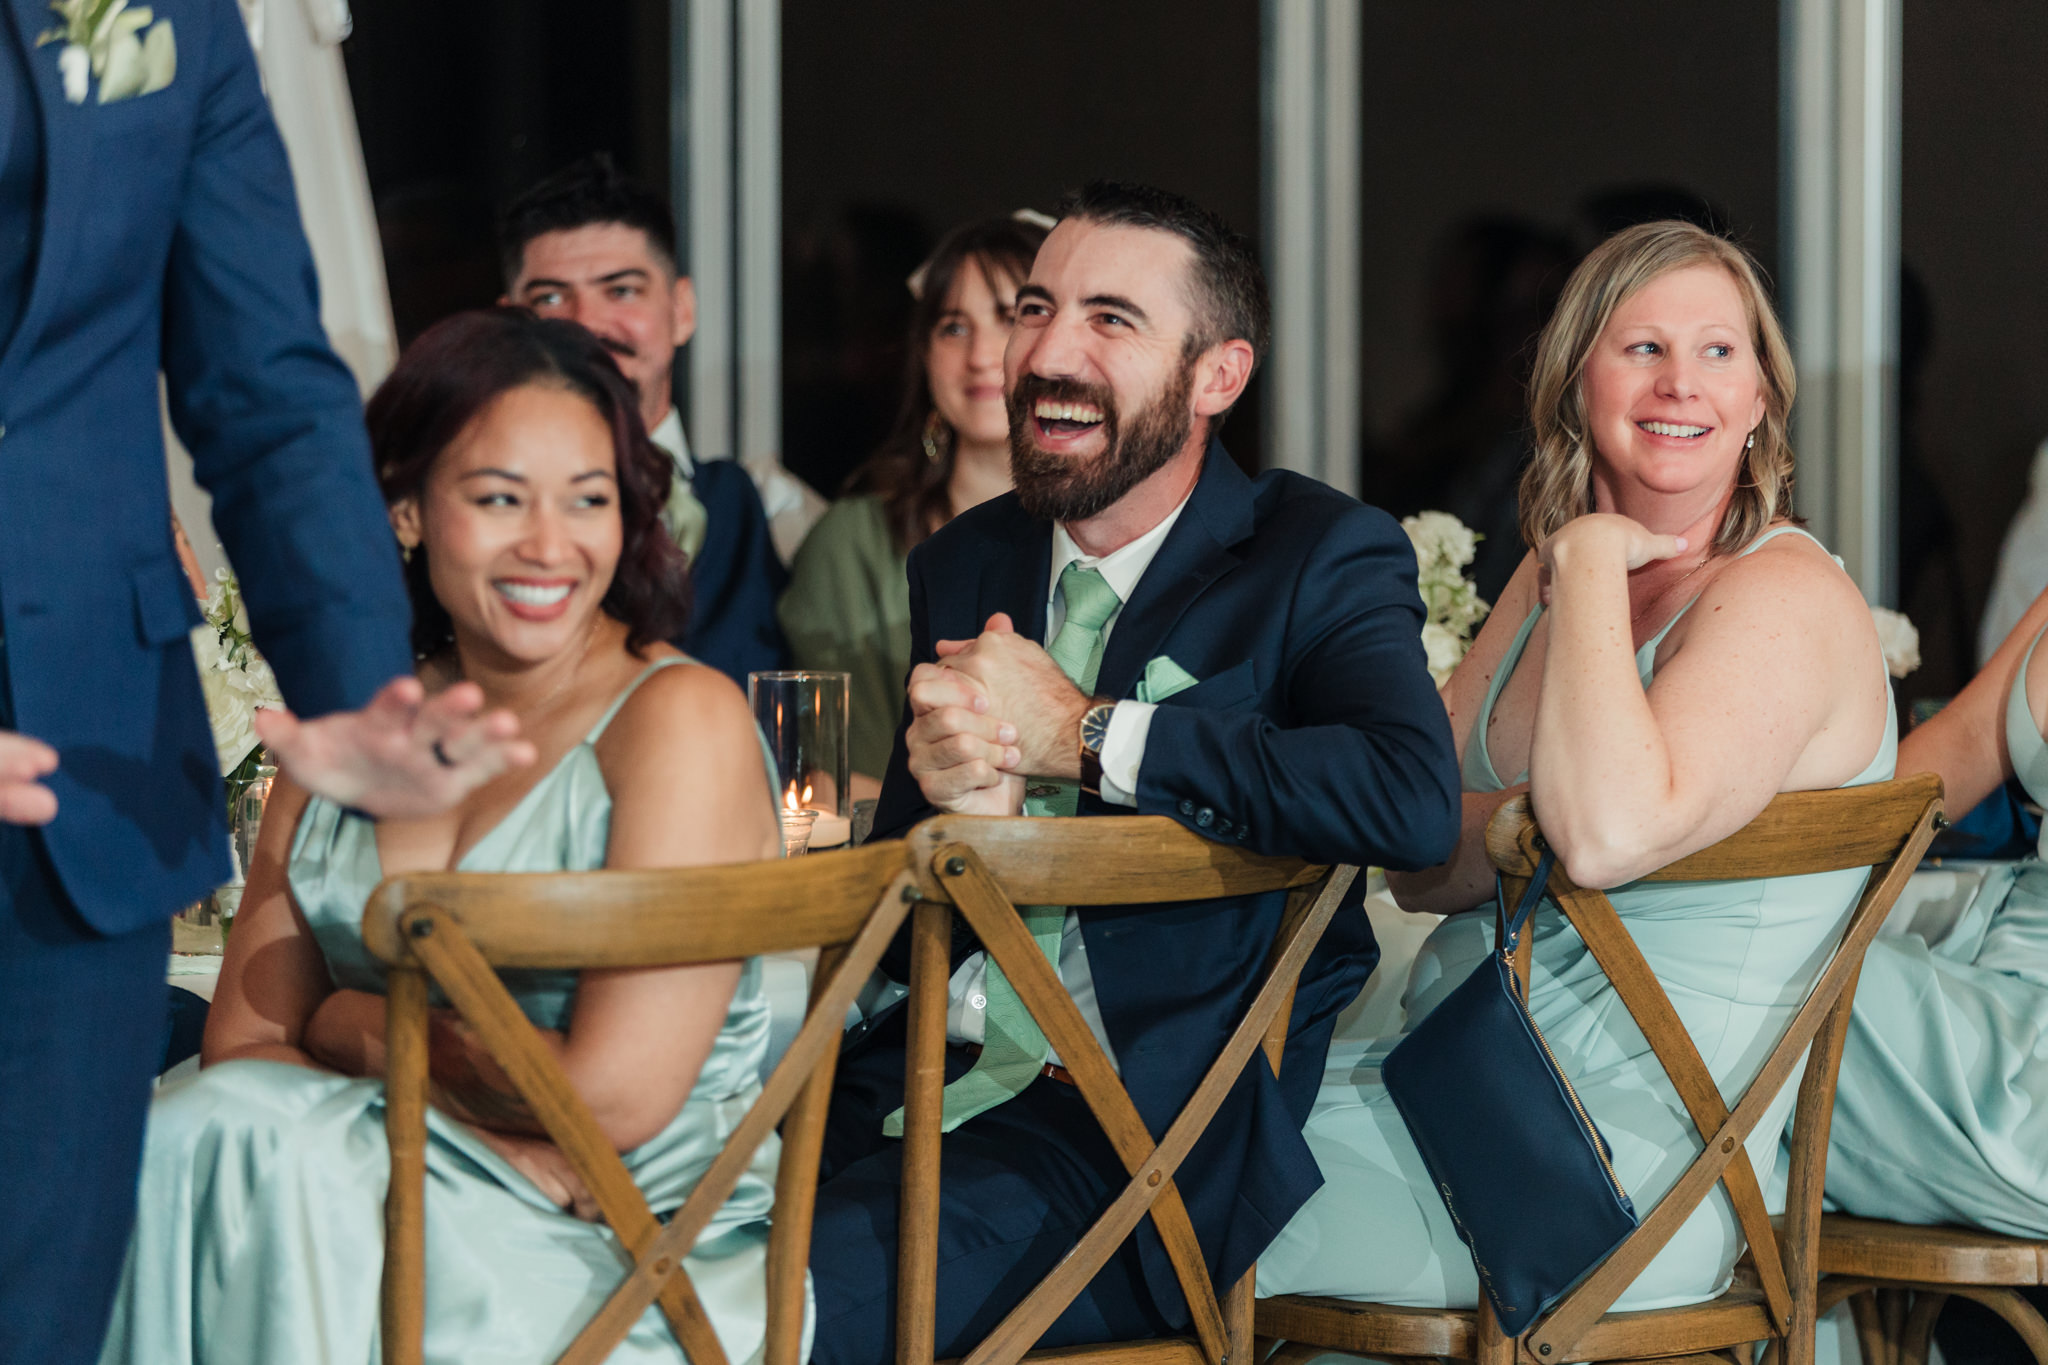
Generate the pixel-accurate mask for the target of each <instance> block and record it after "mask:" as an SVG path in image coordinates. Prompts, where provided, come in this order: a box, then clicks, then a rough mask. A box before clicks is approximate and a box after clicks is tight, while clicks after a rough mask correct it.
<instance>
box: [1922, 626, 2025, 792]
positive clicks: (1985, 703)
mask: <svg viewBox="0 0 2048 1365" xmlns="http://www.w3.org/2000/svg"><path fill="white" fill-rule="evenodd" d="M2043 626H2048V592H2044V593H2042V594H2041V595H2040V596H2039V597H2037V598H2035V599H2034V604H2033V605H2032V606H2030V607H2028V608H2027V612H2026V615H2024V616H2022V617H2021V618H2020V621H2019V624H2018V625H2016V626H2014V627H2013V628H2012V633H2011V634H2010V635H2007V636H2006V637H2005V641H2004V643H2003V644H2001V645H1999V647H1998V649H1997V651H1996V652H1995V653H1993V654H1992V656H1991V659H1990V661H1989V662H1987V663H1986V664H1985V665H1984V667H1983V669H1982V670H1981V671H1980V672H1979V673H1978V674H1977V676H1976V677H1974V678H1972V679H1970V682H1969V684H1968V686H1966V687H1964V688H1963V690H1962V691H1961V692H1958V693H1957V694H1956V697H1955V700H1954V701H1951V702H1950V703H1949V704H1948V705H1947V706H1944V707H1943V708H1942V709H1941V711H1940V713H1939V714H1937V715H1936V716H1935V717H1934V718H1933V719H1931V720H1929V721H1928V722H1927V723H1926V724H1924V725H1919V726H1916V727H1914V729H1913V731H1912V733H1911V734H1908V735H1907V736H1906V737H1905V738H1904V739H1903V740H1901V741H1899V776H1901V777H1907V776H1910V775H1911V774H1913V773H1933V774H1935V775H1936V776H1937V777H1939V778H1940V779H1941V783H1942V788H1943V791H1944V793H1945V796H1944V800H1945V802H1946V804H1947V806H1948V810H1949V813H1950V814H1951V815H1954V816H1961V815H1963V814H1965V813H1966V812H1968V811H1969V810H1970V809H1971V808H1972V807H1974V806H1975V805H1976V804H1977V803H1978V802H1979V801H1982V800H1983V799H1984V798H1985V797H1987V796H1989V795H1990V794H1991V793H1992V792H1993V791H1994V790H1996V789H1997V787H1998V786H1999V785H2000V784H2001V783H2003V782H2004V781H2005V780H2006V779H2007V778H2009V777H2011V776H2012V755H2011V753H2009V752H2008V751H2007V749H2006V747H2005V707H2006V699H2007V698H2008V697H2009V696H2011V694H2012V689H2013V686H2014V684H2015V683H2016V682H2017V680H2018V678H2019V671H2020V664H2021V662H2022V661H2023V660H2024V659H2025V658H2026V656H2027V650H2028V649H2029V648H2030V647H2031V646H2032V645H2033V643H2034V637H2035V636H2036V635H2039V634H2040V633H2041V629H2042V627H2043ZM2031 672H2032V676H2030V677H2029V678H2028V679H2027V682H2028V694H2029V695H2028V697H2027V705H2028V707H2029V709H2030V710H2031V711H2032V712H2033V716H2034V724H2035V726H2036V727H2040V726H2041V725H2042V723H2043V720H2044V718H2048V653H2044V654H2043V655H2041V656H2040V657H2038V658H2037V659H2036V661H2035V664H2034V667H2033V669H2032V670H2031Z"/></svg>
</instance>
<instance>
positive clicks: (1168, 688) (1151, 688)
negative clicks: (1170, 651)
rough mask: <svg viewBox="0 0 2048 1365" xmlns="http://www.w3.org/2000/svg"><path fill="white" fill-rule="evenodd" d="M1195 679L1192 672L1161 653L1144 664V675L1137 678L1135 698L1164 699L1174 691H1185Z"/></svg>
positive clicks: (1154, 700) (1155, 700) (1147, 699)
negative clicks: (1136, 694)
mask: <svg viewBox="0 0 2048 1365" xmlns="http://www.w3.org/2000/svg"><path fill="white" fill-rule="evenodd" d="M1195 681H1196V680H1195V675H1194V674H1192V673H1190V672H1188V671H1187V670H1186V669H1185V668H1182V667H1181V666H1180V665H1179V664H1177V663H1175V662H1174V661H1173V660H1171V659H1169V658H1167V657H1166V656H1165V655H1164V654H1162V655H1160V656H1159V657H1158V658H1156V659H1154V660H1152V661H1151V662H1150V663H1148V664H1146V665H1145V676H1144V677H1142V678H1140V679H1138V696H1137V700H1139V701H1143V702H1161V701H1165V700H1166V699H1167V698H1168V697H1170V696H1172V695H1173V694H1174V693H1176V692H1185V691H1187V690H1188V689H1189V688H1190V687H1193V686H1194V685H1195Z"/></svg>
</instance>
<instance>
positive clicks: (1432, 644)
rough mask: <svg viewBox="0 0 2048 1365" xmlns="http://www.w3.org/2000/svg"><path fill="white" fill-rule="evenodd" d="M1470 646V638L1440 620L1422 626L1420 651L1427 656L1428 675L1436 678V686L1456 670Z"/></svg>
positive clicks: (1439, 685) (1441, 683)
mask: <svg viewBox="0 0 2048 1365" xmlns="http://www.w3.org/2000/svg"><path fill="white" fill-rule="evenodd" d="M1471 647H1472V642H1471V641H1470V640H1468V639H1466V638H1465V637H1464V636H1462V635H1460V634H1458V632H1456V631H1454V630H1452V629H1451V628H1450V627H1449V626H1446V625H1444V624H1442V623H1441V622H1437V621H1430V622H1427V623H1425V624H1424V625H1423V627H1422V652H1423V653H1424V654H1425V655H1427V656H1428V658H1429V676H1430V677H1432V678H1434V679H1436V685H1437V686H1438V687H1442V686H1443V685H1444V681H1445V680H1446V679H1448V678H1449V677H1450V676H1451V674H1452V673H1453V672H1454V671H1456V669H1457V667H1458V663H1459V661H1460V660H1462V659H1463V658H1464V657H1465V651H1466V650H1467V649H1470V648H1471Z"/></svg>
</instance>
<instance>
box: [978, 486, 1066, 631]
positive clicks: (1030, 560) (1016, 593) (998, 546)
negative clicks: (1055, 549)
mask: <svg viewBox="0 0 2048 1365" xmlns="http://www.w3.org/2000/svg"><path fill="white" fill-rule="evenodd" d="M1004 511H1005V513H1006V516H1005V518H1004V521H1003V523H1002V524H1001V525H999V526H995V527H992V528H990V533H989V536H988V540H987V543H986V546H985V549H984V552H985V553H986V554H987V555H988V562H987V564H986V567H984V568H983V570H982V574H981V597H980V602H979V607H978V611H977V619H976V621H975V623H974V626H975V629H976V630H979V629H980V628H981V627H982V625H983V624H984V623H985V622H987V620H988V618H989V617H990V616H991V615H992V614H994V613H996V612H999V611H1003V612H1008V613H1009V614H1010V620H1011V623H1012V624H1013V625H1015V626H1016V627H1017V633H1018V634H1019V635H1022V636H1024V637H1025V638H1026V639H1028V640H1035V641H1037V642H1038V643H1040V644H1044V643H1045V602H1046V596H1047V594H1046V587H1047V585H1048V584H1049V583H1050V582H1051V579H1052V524H1051V523H1050V522H1044V521H1040V520H1038V519H1037V518H1036V517H1033V516H1029V515H1027V514H1026V513H1025V511H1024V509H1023V508H1022V507H1020V506H1018V505H1017V503H1016V499H1015V496H1014V495H1012V496H1011V499H1010V505H1009V506H1008V507H1007V508H1005V509H1004Z"/></svg>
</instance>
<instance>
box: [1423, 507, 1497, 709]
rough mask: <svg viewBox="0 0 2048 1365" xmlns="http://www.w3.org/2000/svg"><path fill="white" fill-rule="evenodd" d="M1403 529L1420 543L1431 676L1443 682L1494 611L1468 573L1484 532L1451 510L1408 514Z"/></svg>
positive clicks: (1425, 632) (1426, 645)
mask: <svg viewBox="0 0 2048 1365" xmlns="http://www.w3.org/2000/svg"><path fill="white" fill-rule="evenodd" d="M1401 529H1402V530H1404V531H1406V532H1407V533H1408V539H1409V541H1410V542H1411V543H1412V544H1413V545H1414V546H1415V567H1416V583H1415V586H1416V590H1417V591H1418V592H1419V593H1420V594H1421V596H1422V609H1423V612H1424V616H1425V624H1424V625H1423V627H1422V647H1423V650H1424V651H1425V652H1426V653H1427V655H1428V656H1429V671H1430V675H1431V676H1432V677H1434V678H1435V679H1436V681H1437V685H1438V686H1442V685H1443V681H1444V679H1445V678H1448V677H1449V676H1450V675H1451V670H1452V669H1454V668H1456V667H1457V666H1458V661H1459V660H1460V659H1462V658H1464V657H1465V651H1466V650H1467V649H1468V648H1470V647H1471V644H1472V630H1473V628H1474V627H1475V626H1477V625H1478V624H1479V623H1480V622H1481V621H1483V620H1485V619H1486V613H1487V612H1488V611H1490V610H1491V608H1490V607H1488V606H1487V604H1486V603H1485V602H1484V601H1483V600H1482V599H1481V598H1480V596H1479V590H1478V588H1477V587H1475V586H1474V585H1473V583H1472V580H1471V579H1469V578H1467V577H1466V576H1465V566H1466V565H1467V564H1470V563H1471V562H1472V559H1473V557H1474V556H1475V555H1477V554H1478V553H1479V536H1478V535H1477V533H1475V532H1474V531H1473V530H1472V528H1471V527H1469V526H1467V525H1465V523H1464V522H1462V521H1459V520H1458V519H1457V518H1456V517H1454V516H1452V515H1451V514H1450V513H1449V512H1419V513H1417V514H1416V515H1414V516H1412V517H1405V518H1403V519H1402V521H1401Z"/></svg>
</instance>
